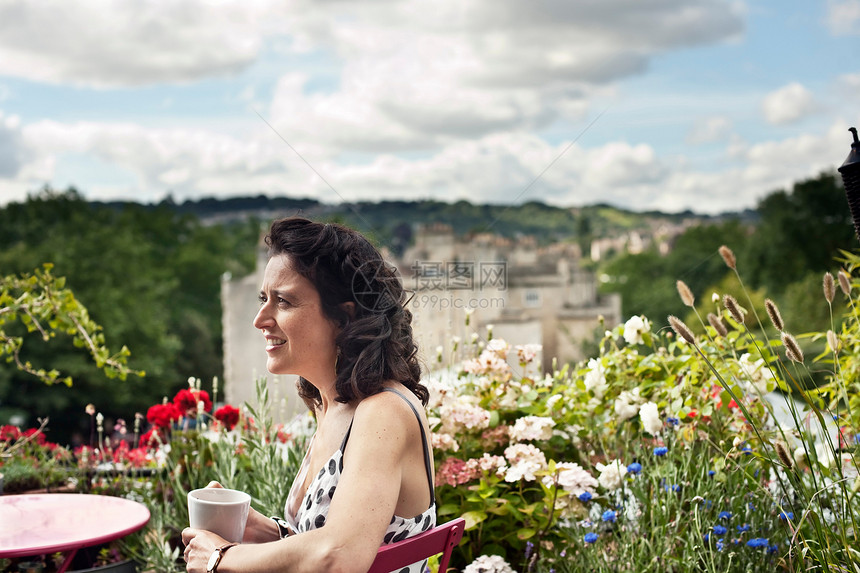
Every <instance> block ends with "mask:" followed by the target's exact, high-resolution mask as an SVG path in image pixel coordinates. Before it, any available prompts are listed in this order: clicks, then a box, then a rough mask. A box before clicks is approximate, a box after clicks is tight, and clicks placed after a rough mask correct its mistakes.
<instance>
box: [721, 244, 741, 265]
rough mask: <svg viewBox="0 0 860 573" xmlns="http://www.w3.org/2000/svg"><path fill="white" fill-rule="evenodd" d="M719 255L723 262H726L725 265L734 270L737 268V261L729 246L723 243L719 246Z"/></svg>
mask: <svg viewBox="0 0 860 573" xmlns="http://www.w3.org/2000/svg"><path fill="white" fill-rule="evenodd" d="M720 256H721V257H723V262H724V263H726V266H727V267H729V268H730V269H732V270H733V271H736V270H737V268H738V261H737V259H735V254H734V253H733V252H732V250H731V249H730V248H728V247H727V246H725V245H723V246H721V247H720Z"/></svg>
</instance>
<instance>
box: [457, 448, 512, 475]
mask: <svg viewBox="0 0 860 573" xmlns="http://www.w3.org/2000/svg"><path fill="white" fill-rule="evenodd" d="M507 467H508V464H507V462H506V461H505V458H503V457H502V456H491V455H490V454H488V453H486V452H484V455H483V456H481V457H480V458H472V459H469V460H466V469H467V470H469V471H480V472H489V473H497V472H498V473H501V474H503V473H504V470H506V469H507Z"/></svg>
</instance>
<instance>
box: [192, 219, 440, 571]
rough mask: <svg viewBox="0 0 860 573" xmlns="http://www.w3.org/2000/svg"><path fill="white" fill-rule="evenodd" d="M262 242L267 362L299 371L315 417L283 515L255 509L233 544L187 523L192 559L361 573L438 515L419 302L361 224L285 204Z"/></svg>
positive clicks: (258, 322) (205, 565)
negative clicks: (411, 300)
mask: <svg viewBox="0 0 860 573" xmlns="http://www.w3.org/2000/svg"><path fill="white" fill-rule="evenodd" d="M266 243H267V245H268V246H269V251H270V259H269V262H268V264H267V265H266V272H265V277H264V280H263V286H262V289H261V291H260V310H259V312H258V313H257V316H256V317H255V318H254V326H256V327H257V328H258V329H260V331H261V332H262V334H263V336H264V338H265V344H266V353H267V355H268V359H267V368H268V370H269V372H272V373H274V374H298V375H299V376H300V378H299V394H300V396H301V397H302V398H303V399H304V401H305V402H306V403H307V405H308V407H309V408H311V410H312V411H313V412H314V415H315V416H316V420H317V429H316V432H315V433H314V436H313V438H312V439H311V442H310V444H309V446H308V451H307V453H306V454H305V459H304V461H303V462H302V466H301V469H300V471H299V474H298V475H297V477H296V479H295V481H294V482H293V485H292V488H291V490H290V495H289V497H288V499H287V503H286V507H285V519H284V520H280V519H277V518H267V517H265V516H263V515H261V514H260V513H258V512H256V511H254V510H252V511H251V515H250V516H249V517H248V521H247V525H246V529H245V537H244V543H242V544H240V545H237V546H235V547H229V548H225V546H226V545H228V544H227V543H226V542H225V541H224V540H223V539H222V538H220V537H219V536H217V535H215V534H213V533H211V532H208V531H203V530H194V529H190V528H188V529H185V530H184V531H183V532H182V539H183V542H185V544H186V549H185V559H186V561H187V564H188V565H187V570H188V571H189V572H192V573H204V572H206V571H217V572H218V573H233V572H245V573H254V572H264V571H265V572H271V571H278V572H281V571H283V572H287V571H309V572H315V573H316V572H320V571H344V572H353V571H354V572H362V573H363V572H365V571H367V569H368V568H369V567H370V565H371V563H372V562H373V560H374V558H375V556H376V552H377V550H378V549H379V547H380V545H382V544H387V543H394V542H396V541H400V540H402V539H405V538H407V537H411V536H413V535H417V534H419V533H421V532H422V531H426V530H427V529H429V528H431V527H433V526H435V524H436V505H435V498H434V495H433V482H432V476H433V467H432V459H433V458H432V453H431V452H430V445H429V440H428V437H429V429H428V428H427V420H426V417H425V416H424V408H423V406H424V405H425V404H426V403H427V398H428V392H427V389H426V388H425V387H424V386H423V385H421V384H420V383H419V376H420V368H419V365H418V361H417V356H416V352H417V348H416V345H415V343H414V341H413V339H412V327H411V324H410V322H411V319H412V316H411V314H410V313H409V311H408V310H406V309H405V308H404V304H405V294H404V291H403V286H402V284H401V283H400V281H399V279H398V278H397V277H396V275H395V274H394V269H392V268H390V267H388V266H387V265H386V264H385V262H384V261H383V259H382V256H381V255H380V254H379V252H378V251H377V250H376V249H375V248H374V247H373V246H372V245H371V244H370V242H368V241H367V239H365V238H364V237H363V236H361V235H360V234H359V233H357V232H355V231H352V230H350V229H347V228H345V227H343V226H340V225H335V224H321V223H315V222H311V221H308V220H306V219H302V218H288V219H282V220H279V221H275V222H274V223H273V224H272V227H271V230H270V232H269V235H268V236H267V237H266ZM273 479H276V476H273ZM213 485H214V486H217V484H213ZM213 565H214V567H213ZM422 569H423V563H416V564H414V565H413V566H411V567H410V568H409V569H408V570H409V571H410V572H413V573H417V572H419V571H421V570H422Z"/></svg>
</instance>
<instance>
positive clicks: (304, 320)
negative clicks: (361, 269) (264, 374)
mask: <svg viewBox="0 0 860 573" xmlns="http://www.w3.org/2000/svg"><path fill="white" fill-rule="evenodd" d="M254 326H255V327H257V328H259V329H260V330H261V331H262V333H263V336H265V338H266V354H267V355H268V360H267V362H266V368H267V369H268V370H269V372H271V373H273V374H298V375H299V376H302V377H303V378H305V379H306V380H308V381H310V382H311V383H314V384H315V385H319V384H326V383H329V382H332V381H334V378H335V360H336V358H337V348H336V346H335V342H334V341H335V337H336V336H337V334H338V332H339V330H340V329H339V327H338V326H337V325H336V324H335V323H334V322H333V321H332V320H330V319H329V318H328V317H326V316H325V314H323V311H322V305H321V303H320V295H319V293H318V292H317V290H316V288H315V287H314V285H313V283H311V281H309V280H308V279H306V278H305V277H303V276H302V275H300V274H299V273H298V272H296V271H295V270H294V269H293V265H292V262H291V261H290V258H289V257H288V256H287V255H276V256H274V257H272V258H271V259H269V262H268V264H267V265H266V274H265V277H264V278H263V286H262V288H261V290H260V310H259V312H257V316H256V317H255V318H254Z"/></svg>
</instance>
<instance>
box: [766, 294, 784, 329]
mask: <svg viewBox="0 0 860 573" xmlns="http://www.w3.org/2000/svg"><path fill="white" fill-rule="evenodd" d="M764 308H765V309H766V310H767V315H768V316H769V317H770V321H771V322H772V323H773V327H774V328H775V329H777V330H779V331H780V332H782V331H783V330H785V323H784V322H783V321H782V315H781V314H780V313H779V308H777V306H776V303H775V302H773V301H772V300H770V299H769V298H766V299H765V300H764Z"/></svg>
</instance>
